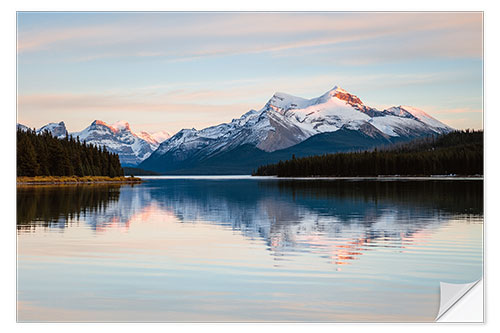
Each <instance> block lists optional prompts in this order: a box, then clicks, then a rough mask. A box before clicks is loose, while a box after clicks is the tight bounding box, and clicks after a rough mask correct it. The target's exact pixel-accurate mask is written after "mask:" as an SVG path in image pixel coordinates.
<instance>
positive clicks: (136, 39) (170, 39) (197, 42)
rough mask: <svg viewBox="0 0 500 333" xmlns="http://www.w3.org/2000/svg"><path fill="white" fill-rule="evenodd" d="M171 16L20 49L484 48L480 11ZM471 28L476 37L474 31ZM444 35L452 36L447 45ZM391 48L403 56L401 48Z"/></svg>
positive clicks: (131, 52)
mask: <svg viewBox="0 0 500 333" xmlns="http://www.w3.org/2000/svg"><path fill="white" fill-rule="evenodd" d="M171 17H173V16H172V14H168V13H166V14H165V15H164V16H152V17H151V19H147V18H145V17H144V15H142V16H141V15H140V16H138V17H137V18H136V19H131V18H130V17H127V20H126V21H123V20H118V21H116V22H114V23H108V24H95V25H93V26H76V27H72V26H69V27H64V28H61V27H52V28H46V29H41V30H39V31H37V32H33V31H21V32H20V33H19V38H18V52H19V53H20V54H24V53H30V52H37V51H43V50H51V51H56V50H60V51H61V50H63V51H71V50H73V51H78V50H82V49H85V54H84V55H74V56H69V58H68V60H70V61H90V60H95V59H102V58H111V57H167V58H171V59H170V60H171V61H180V60H182V61H187V60H194V59H198V58H200V57H214V56H224V55H237V54H255V53H263V52H272V53H279V52H281V54H283V52H284V51H289V50H295V49H300V48H309V49H312V48H315V47H321V46H326V45H336V44H339V43H348V42H356V41H368V40H373V39H378V38H381V37H390V36H408V37H410V38H411V37H412V36H414V35H416V34H417V35H418V34H420V35H425V38H424V39H423V40H416V44H414V45H408V44H406V45H405V47H404V48H401V49H400V50H405V49H408V48H410V49H411V50H410V52H406V53H405V54H406V55H408V54H416V53H417V52H418V54H419V55H420V54H422V53H427V54H435V55H442V54H446V55H451V54H452V55H454V56H475V57H480V56H481V45H479V47H478V45H477V44H478V42H477V40H478V38H477V33H479V34H480V33H481V31H480V30H481V19H482V17H481V14H480V13H477V14H470V13H469V14H464V13H420V14H419V13H379V14H373V13H371V14H368V13H344V14H337V15H334V16H332V15H328V14H319V13H309V14H308V13H288V14H276V13H259V14H256V13H254V14H249V13H247V14H232V15H229V14H205V15H203V14H200V13H196V14H192V15H189V14H184V16H183V19H184V20H185V22H184V24H183V25H182V26H179V24H178V22H177V21H176V20H169V18H171ZM21 20H22V16H21ZM170 21H172V22H171V23H170ZM478 30H479V31H478ZM467 31H472V32H473V34H472V35H469V34H467ZM442 36H445V37H446V38H445V43H443V38H441V37H442ZM457 41H460V42H457ZM382 50H383V49H382ZM391 50H392V52H393V53H392V54H393V55H397V53H398V52H396V53H394V49H393V48H391ZM396 51H397V49H396ZM287 54H288V53H287ZM292 55H293V54H292ZM382 55H384V54H382ZM372 59H377V57H373V58H372Z"/></svg>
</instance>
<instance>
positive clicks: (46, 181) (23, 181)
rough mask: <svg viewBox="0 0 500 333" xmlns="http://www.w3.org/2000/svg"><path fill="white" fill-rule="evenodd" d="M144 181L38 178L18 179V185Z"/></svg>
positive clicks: (86, 177)
mask: <svg viewBox="0 0 500 333" xmlns="http://www.w3.org/2000/svg"><path fill="white" fill-rule="evenodd" d="M141 182H142V179H140V178H137V177H133V176H131V177H113V178H111V177H106V176H85V177H77V176H37V177H17V184H18V185H26V184H28V185H36V184H42V185H45V184H97V183H132V184H138V183H141Z"/></svg>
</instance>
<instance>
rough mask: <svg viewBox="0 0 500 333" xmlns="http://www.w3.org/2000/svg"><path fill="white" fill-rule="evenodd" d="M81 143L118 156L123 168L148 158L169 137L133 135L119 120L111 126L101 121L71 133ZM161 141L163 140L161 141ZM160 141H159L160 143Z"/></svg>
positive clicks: (160, 133)
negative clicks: (100, 147)
mask: <svg viewBox="0 0 500 333" xmlns="http://www.w3.org/2000/svg"><path fill="white" fill-rule="evenodd" d="M71 135H72V136H73V137H79V138H80V140H81V141H85V142H87V143H91V144H94V145H98V146H104V147H106V148H107V149H108V150H109V151H111V152H113V153H116V154H118V156H119V157H120V161H121V162H122V165H124V166H136V165H138V164H139V163H140V162H142V161H143V160H144V159H146V158H148V157H149V156H150V155H151V154H152V153H153V151H155V150H156V149H157V148H158V146H159V145H160V143H161V142H163V141H164V140H165V139H163V138H168V137H170V136H169V134H168V133H167V132H164V131H161V132H157V133H154V134H150V133H148V132H139V133H134V132H133V131H132V129H131V128H130V124H129V123H128V122H127V121H124V120H120V121H117V122H115V123H113V124H112V125H109V124H107V123H106V122H104V121H102V120H95V121H93V122H92V124H91V125H90V126H89V127H87V128H85V129H84V130H83V131H80V132H75V133H71ZM162 139H163V140H162ZM160 140H161V141H160Z"/></svg>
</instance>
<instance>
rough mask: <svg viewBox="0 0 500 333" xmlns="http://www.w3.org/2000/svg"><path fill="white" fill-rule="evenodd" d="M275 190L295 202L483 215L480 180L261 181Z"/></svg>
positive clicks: (481, 182)
mask: <svg viewBox="0 0 500 333" xmlns="http://www.w3.org/2000/svg"><path fill="white" fill-rule="evenodd" d="M259 186H261V187H268V186H270V187H277V188H278V189H279V191H280V193H286V194H290V195H291V196H292V197H293V198H294V200H297V199H298V198H300V199H303V200H321V199H328V198H330V199H331V198H335V199H338V200H346V201H353V200H355V201H361V202H365V203H368V202H372V203H379V204H382V203H385V204H393V205H396V206H398V207H406V208H408V207H418V208H428V209H436V210H440V211H442V212H446V213H450V214H472V215H482V214H483V181H478V180H460V181H453V180H408V181H401V180H397V181H378V180H374V181H365V180H363V181H362V180H359V181H358V180H288V179H283V180H277V181H276V182H274V183H273V182H261V183H259Z"/></svg>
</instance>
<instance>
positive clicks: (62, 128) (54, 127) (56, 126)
mask: <svg viewBox="0 0 500 333" xmlns="http://www.w3.org/2000/svg"><path fill="white" fill-rule="evenodd" d="M36 132H37V133H43V132H50V133H51V134H52V136H55V137H56V138H64V137H66V135H67V134H68V131H67V130H66V125H65V124H64V121H61V122H59V123H49V124H47V125H45V126H42V127H41V128H39V129H38V130H37V131H36Z"/></svg>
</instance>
